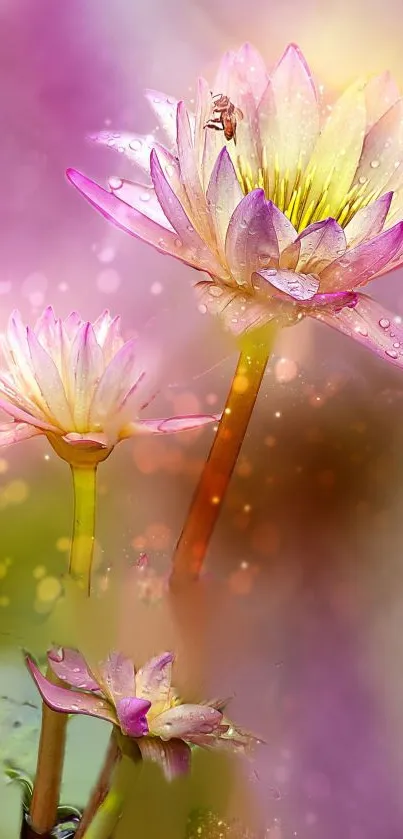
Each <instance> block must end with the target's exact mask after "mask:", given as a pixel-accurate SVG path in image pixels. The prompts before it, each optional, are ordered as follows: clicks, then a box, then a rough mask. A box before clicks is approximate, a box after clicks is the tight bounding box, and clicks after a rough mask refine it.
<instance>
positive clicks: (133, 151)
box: [89, 131, 155, 172]
mask: <svg viewBox="0 0 403 839" xmlns="http://www.w3.org/2000/svg"><path fill="white" fill-rule="evenodd" d="M89 139H90V140H92V141H93V142H94V143H99V144H100V145H102V146H107V147H108V148H110V149H112V150H113V151H117V152H120V153H121V154H122V153H123V154H125V155H126V157H128V158H129V160H130V161H131V162H132V163H136V164H137V166H139V167H140V168H141V169H143V170H144V171H145V172H149V171H150V154H151V149H153V148H154V145H155V143H154V137H152V136H151V135H150V136H147V137H144V136H143V135H141V134H132V133H129V132H127V131H121V132H116V131H114V132H111V131H99V132H97V133H96V134H91V135H90V137H89Z"/></svg>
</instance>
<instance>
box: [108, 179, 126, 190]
mask: <svg viewBox="0 0 403 839" xmlns="http://www.w3.org/2000/svg"><path fill="white" fill-rule="evenodd" d="M109 186H110V188H111V189H113V191H114V192H115V191H116V190H117V189H121V187H122V186H123V181H122V178H115V177H112V178H109Z"/></svg>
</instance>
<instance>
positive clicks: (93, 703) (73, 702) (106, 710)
mask: <svg viewBox="0 0 403 839" xmlns="http://www.w3.org/2000/svg"><path fill="white" fill-rule="evenodd" d="M25 663H26V665H27V667H28V670H29V672H30V673H31V676H32V678H33V680H34V682H35V684H36V686H37V688H38V690H39V693H40V694H41V697H42V699H43V701H44V702H45V703H46V705H48V706H49V708H52V710H53V711H60V712H61V713H64V714H86V715H87V716H90V717H100V719H103V720H107V722H111V723H113V724H114V725H116V723H117V718H116V716H115V713H114V711H113V709H112V707H111V705H110V704H109V702H106V700H105V699H101V698H100V697H98V696H95V695H94V694H91V693H80V692H79V691H76V690H70V689H68V688H63V687H60V686H59V685H54V684H52V683H51V682H48V680H47V679H45V676H43V675H42V673H41V672H40V670H38V668H37V666H36V664H35V662H34V661H33V660H32V659H31V658H30V656H29V655H26V656H25Z"/></svg>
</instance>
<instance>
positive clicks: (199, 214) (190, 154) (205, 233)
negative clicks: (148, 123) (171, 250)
mask: <svg viewBox="0 0 403 839" xmlns="http://www.w3.org/2000/svg"><path fill="white" fill-rule="evenodd" d="M176 120H177V146H178V159H179V167H180V172H181V178H182V182H183V185H184V187H185V190H186V192H187V195H188V199H189V201H190V203H191V206H192V215H193V220H194V225H195V227H196V229H197V230H198V232H199V234H200V236H201V237H202V239H207V240H208V238H209V237H211V236H212V234H213V227H212V224H211V221H210V218H209V215H208V213H207V205H206V197H205V194H204V191H203V188H202V185H201V180H200V172H199V167H198V154H197V152H196V149H195V146H194V142H193V138H192V132H191V127H190V120H189V114H188V112H187V110H186V107H185V104H184V102H179V104H178V109H177V115H176ZM153 180H154V178H153ZM154 186H155V183H154ZM163 206H164V205H163ZM164 211H165V213H166V208H165V207H164ZM166 215H168V214H167V213H166ZM174 227H175V229H176V230H177V229H178V228H177V227H176V225H175V224H174ZM178 232H179V231H178Z"/></svg>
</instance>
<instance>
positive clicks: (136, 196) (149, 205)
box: [109, 178, 173, 231]
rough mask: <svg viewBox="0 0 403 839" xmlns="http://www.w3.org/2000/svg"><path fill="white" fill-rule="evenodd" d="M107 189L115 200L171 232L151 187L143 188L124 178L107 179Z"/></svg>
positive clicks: (141, 185)
mask: <svg viewBox="0 0 403 839" xmlns="http://www.w3.org/2000/svg"><path fill="white" fill-rule="evenodd" d="M109 188H110V190H111V192H112V193H113V194H114V195H116V196H117V198H120V200H121V201H124V202H125V203H126V204H129V206H130V207H133V208H134V209H135V210H138V211H139V212H140V213H142V215H143V216H147V218H149V219H151V220H152V221H155V222H156V223H157V224H159V225H161V227H164V228H165V229H166V230H171V231H172V230H173V227H172V225H171V224H170V223H169V221H168V219H167V218H166V216H165V214H164V211H163V209H162V207H161V204H160V202H159V200H158V198H157V196H156V194H155V189H154V187H153V186H144V184H138V183H136V182H135V181H128V180H126V179H125V178H109Z"/></svg>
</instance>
